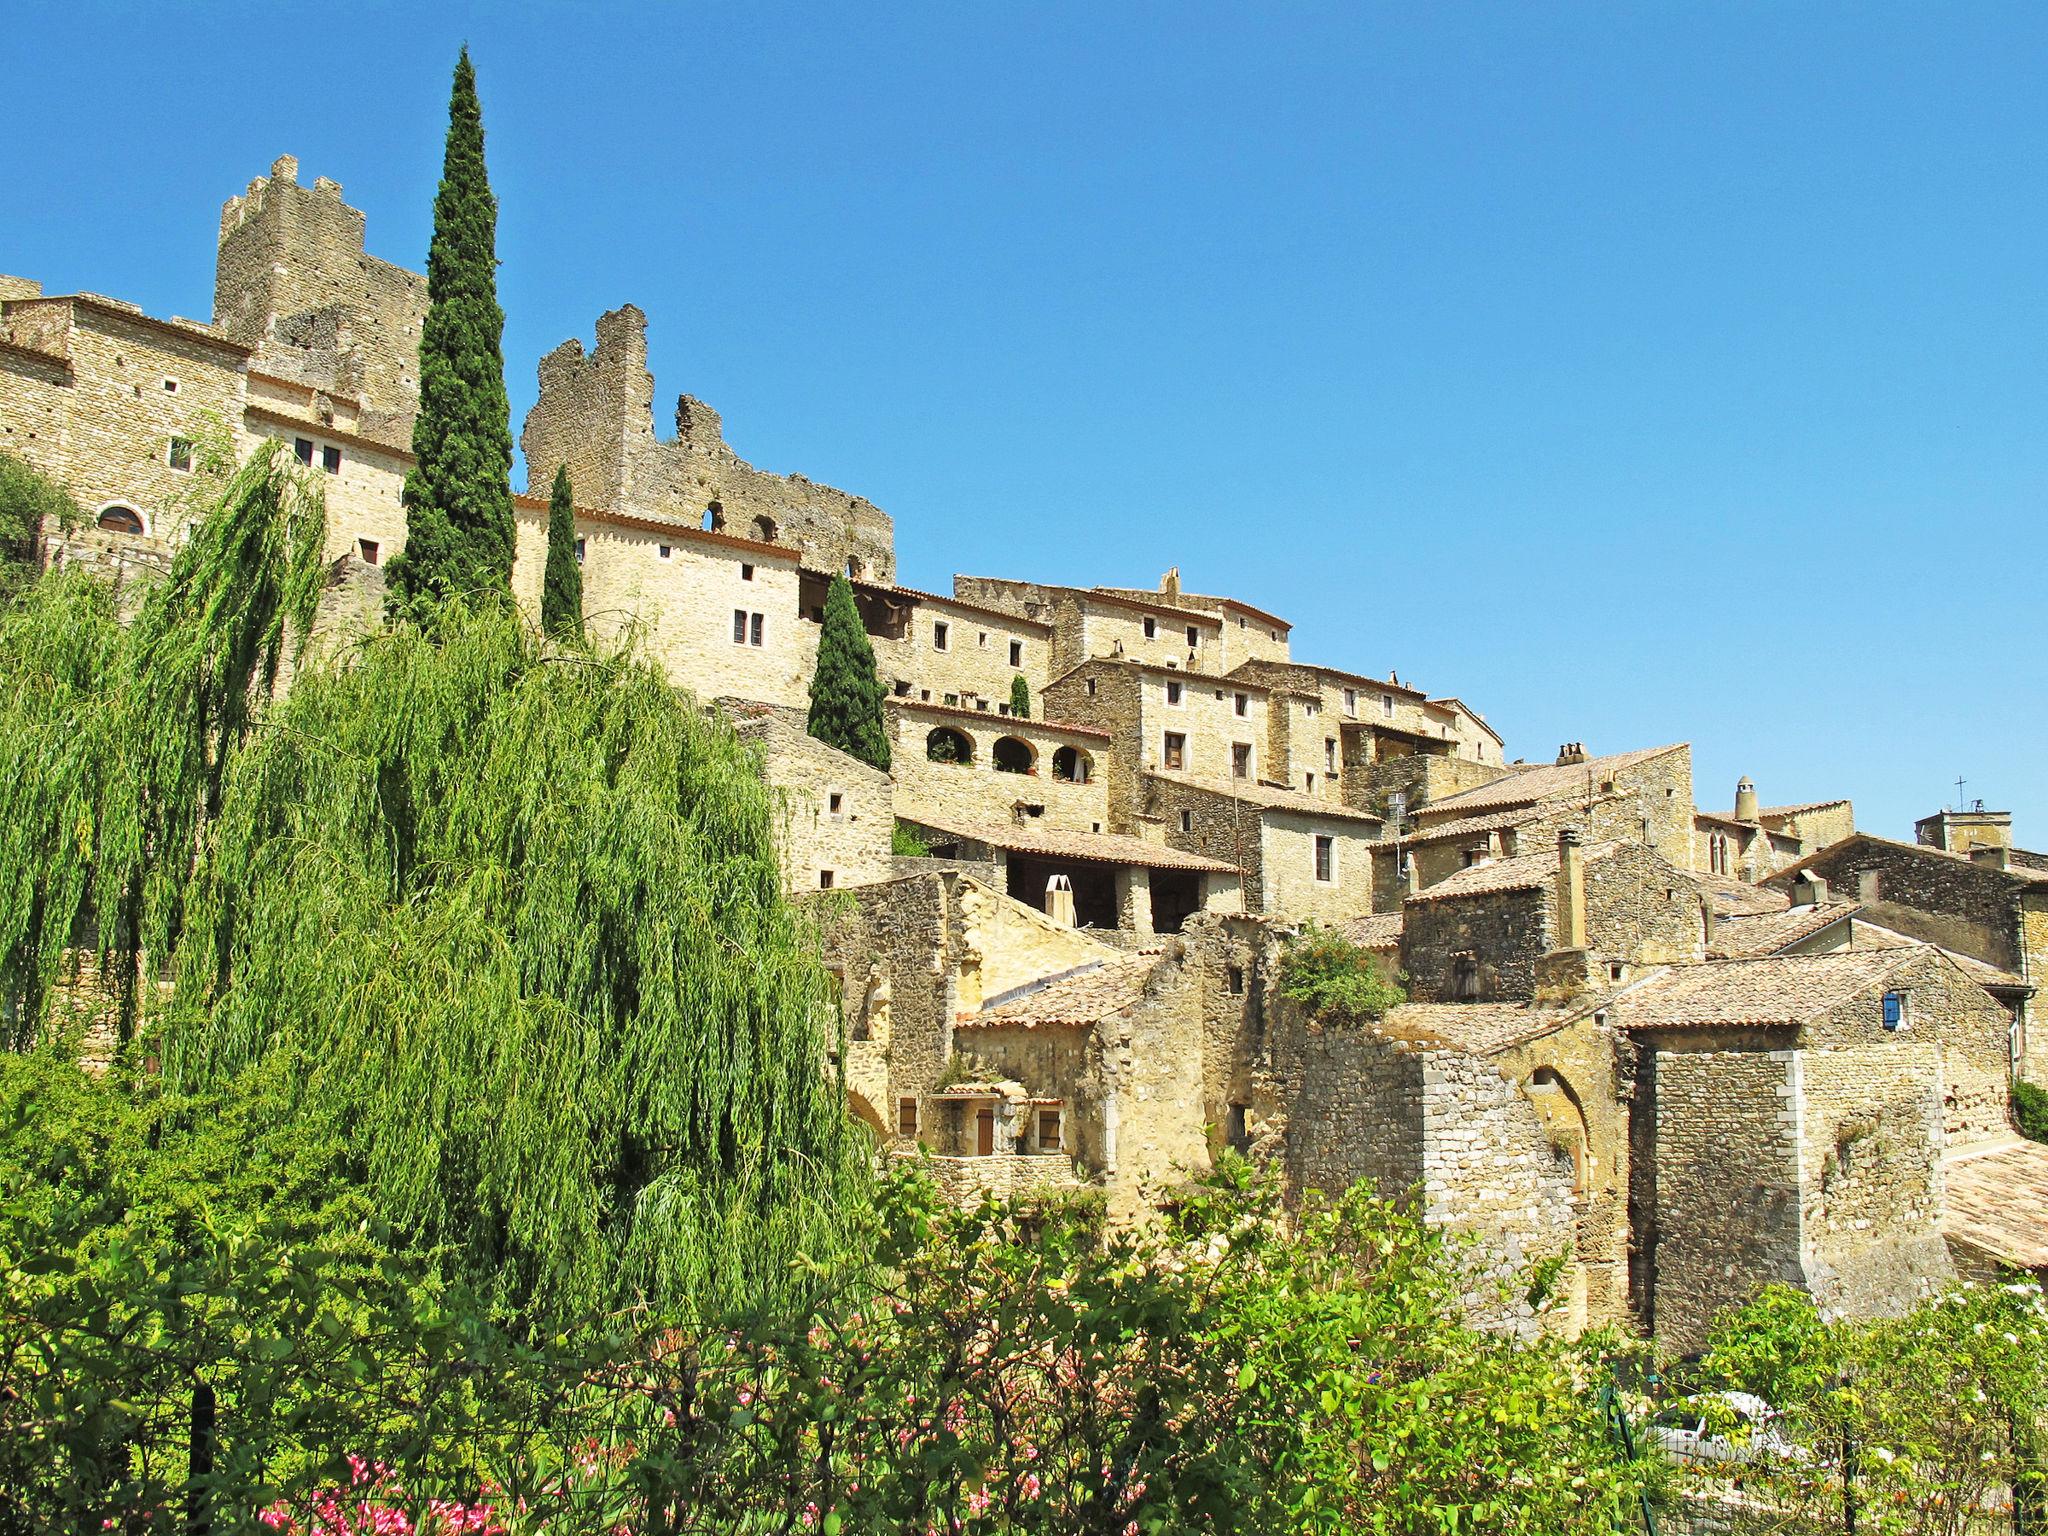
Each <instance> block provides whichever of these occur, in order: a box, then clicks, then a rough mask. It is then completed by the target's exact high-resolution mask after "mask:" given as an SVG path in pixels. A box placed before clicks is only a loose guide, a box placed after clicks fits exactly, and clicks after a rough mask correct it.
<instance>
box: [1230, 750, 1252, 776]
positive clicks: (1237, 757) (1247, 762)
mask: <svg viewBox="0 0 2048 1536" xmlns="http://www.w3.org/2000/svg"><path fill="white" fill-rule="evenodd" d="M1230 776H1231V777H1232V778H1233V779H1248V778H1250V777H1251V776H1252V747H1251V743H1250V742H1248V741H1237V742H1232V743H1231V746H1230Z"/></svg>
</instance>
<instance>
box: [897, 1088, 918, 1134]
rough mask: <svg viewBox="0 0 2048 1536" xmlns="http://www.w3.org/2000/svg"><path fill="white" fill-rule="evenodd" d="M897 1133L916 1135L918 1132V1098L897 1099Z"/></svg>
mask: <svg viewBox="0 0 2048 1536" xmlns="http://www.w3.org/2000/svg"><path fill="white" fill-rule="evenodd" d="M896 1134H897V1135H898V1136H915V1135H916V1134H917V1100H916V1099H914V1098H909V1097H905V1098H901V1099H898V1100H897V1101H896Z"/></svg>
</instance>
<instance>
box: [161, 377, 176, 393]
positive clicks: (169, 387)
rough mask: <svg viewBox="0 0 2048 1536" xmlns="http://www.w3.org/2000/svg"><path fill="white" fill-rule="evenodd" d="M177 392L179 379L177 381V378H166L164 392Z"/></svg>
mask: <svg viewBox="0 0 2048 1536" xmlns="http://www.w3.org/2000/svg"><path fill="white" fill-rule="evenodd" d="M177 392H178V381H177V380H176V379H165V380H164V393H165V394H167V395H175V394H176V393H177Z"/></svg>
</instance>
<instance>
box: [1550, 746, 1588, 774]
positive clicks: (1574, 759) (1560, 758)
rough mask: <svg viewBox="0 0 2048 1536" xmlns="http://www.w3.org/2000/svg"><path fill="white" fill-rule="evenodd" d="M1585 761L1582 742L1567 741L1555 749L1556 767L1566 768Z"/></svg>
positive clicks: (1584, 748) (1584, 747)
mask: <svg viewBox="0 0 2048 1536" xmlns="http://www.w3.org/2000/svg"><path fill="white" fill-rule="evenodd" d="M1585 760H1586V744H1585V743H1584V742H1583V741H1568V742H1566V743H1565V744H1564V745H1563V746H1561V747H1559V748H1558V749H1557V766H1558V767H1560V768H1566V767H1569V766H1571V765H1572V764H1573V763H1583V762H1584V761H1585Z"/></svg>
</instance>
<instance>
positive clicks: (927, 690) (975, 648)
mask: <svg viewBox="0 0 2048 1536" xmlns="http://www.w3.org/2000/svg"><path fill="white" fill-rule="evenodd" d="M806 586H807V588H810V589H811V591H812V592H813V593H814V594H815V596H813V597H811V598H809V599H808V601H809V602H810V606H811V608H813V609H816V610H818V611H816V612H811V611H807V612H806V614H805V617H807V618H811V619H813V620H816V619H819V618H821V617H822V607H823V602H824V598H823V595H822V583H820V582H816V581H813V582H809V583H806ZM892 596H896V597H898V599H899V600H900V601H903V602H906V603H908V605H909V610H910V611H909V617H908V619H907V621H906V622H905V623H904V625H903V629H902V633H901V634H900V635H892V634H886V633H884V634H878V633H876V632H875V630H874V628H870V629H869V631H868V642H869V644H871V645H872V646H873V647H874V650H875V670H876V671H877V672H878V673H879V674H880V675H881V677H882V680H883V681H884V682H887V683H889V684H891V686H892V687H893V688H894V689H895V691H896V693H897V696H898V697H905V696H909V697H914V698H915V699H916V700H917V701H918V702H920V703H925V704H950V705H954V706H957V707H964V708H967V709H983V708H985V709H987V710H988V711H989V712H990V713H992V714H999V713H1006V712H1007V711H1008V710H1009V707H1010V688H1011V685H1012V684H1013V683H1014V682H1015V681H1016V679H1018V678H1020V677H1021V678H1023V679H1024V683H1025V686H1026V687H1028V688H1029V689H1030V690H1031V711H1032V713H1033V714H1043V713H1044V711H1043V710H1042V709H1040V708H1039V693H1040V691H1041V690H1042V689H1043V688H1044V687H1045V684H1046V681H1047V679H1048V678H1049V677H1050V675H1051V674H1050V672H1049V670H1048V669H1049V668H1050V666H1051V664H1052V633H1051V631H1050V630H1049V629H1047V628H1046V627H1045V626H1043V625H1040V624H1036V623H1033V622H1032V621H1031V620H1029V619H1020V618H1017V617H1015V616H1013V615H1010V614H1006V613H999V612H995V611H992V610H988V609H983V608H977V607H972V606H969V605H967V604H964V603H953V602H949V601H947V600H945V599H943V598H930V597H925V596H923V595H922V594H912V593H908V592H902V591H901V589H898V592H897V593H895V594H892Z"/></svg>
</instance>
